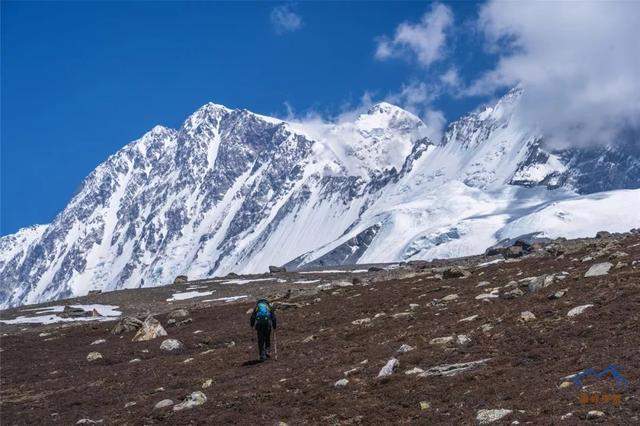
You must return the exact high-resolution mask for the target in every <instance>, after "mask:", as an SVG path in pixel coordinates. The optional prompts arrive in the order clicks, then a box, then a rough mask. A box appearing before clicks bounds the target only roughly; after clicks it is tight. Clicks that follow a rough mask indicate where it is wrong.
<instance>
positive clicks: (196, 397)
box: [173, 391, 207, 411]
mask: <svg viewBox="0 0 640 426" xmlns="http://www.w3.org/2000/svg"><path fill="white" fill-rule="evenodd" d="M205 402H207V396H206V395H205V394H204V393H202V392H200V391H195V392H191V394H190V395H189V396H187V397H186V398H185V400H184V401H182V402H181V403H180V404H176V405H174V406H173V411H181V410H188V409H191V408H193V407H197V406H199V405H202V404H204V403H205Z"/></svg>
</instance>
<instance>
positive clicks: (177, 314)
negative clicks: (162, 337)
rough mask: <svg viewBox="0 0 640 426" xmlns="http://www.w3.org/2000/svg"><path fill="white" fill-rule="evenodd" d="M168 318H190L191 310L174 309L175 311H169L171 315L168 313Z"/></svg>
mask: <svg viewBox="0 0 640 426" xmlns="http://www.w3.org/2000/svg"><path fill="white" fill-rule="evenodd" d="M167 318H169V319H175V320H182V319H185V318H189V311H187V310H186V309H184V308H180V309H174V310H173V311H171V312H169V315H167Z"/></svg>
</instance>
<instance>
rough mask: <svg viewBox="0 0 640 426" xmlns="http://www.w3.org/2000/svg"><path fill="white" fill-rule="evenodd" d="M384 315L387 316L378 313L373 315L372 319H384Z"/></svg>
mask: <svg viewBox="0 0 640 426" xmlns="http://www.w3.org/2000/svg"><path fill="white" fill-rule="evenodd" d="M386 315H387V314H385V313H384V312H378V313H377V314H375V315H374V316H373V319H378V318H380V317H384V316H386Z"/></svg>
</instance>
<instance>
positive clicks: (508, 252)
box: [502, 246, 525, 259]
mask: <svg viewBox="0 0 640 426" xmlns="http://www.w3.org/2000/svg"><path fill="white" fill-rule="evenodd" d="M524 253H525V252H524V249H523V248H522V247H521V246H511V247H507V248H506V249H504V250H503V252H502V255H503V256H504V257H505V258H507V259H513V258H515V257H522V256H523V255H524Z"/></svg>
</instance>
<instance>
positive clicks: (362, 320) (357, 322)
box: [351, 318, 371, 325]
mask: <svg viewBox="0 0 640 426" xmlns="http://www.w3.org/2000/svg"><path fill="white" fill-rule="evenodd" d="M370 322H371V318H360V319H357V320H354V321H351V324H353V325H362V324H367V323H370Z"/></svg>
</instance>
